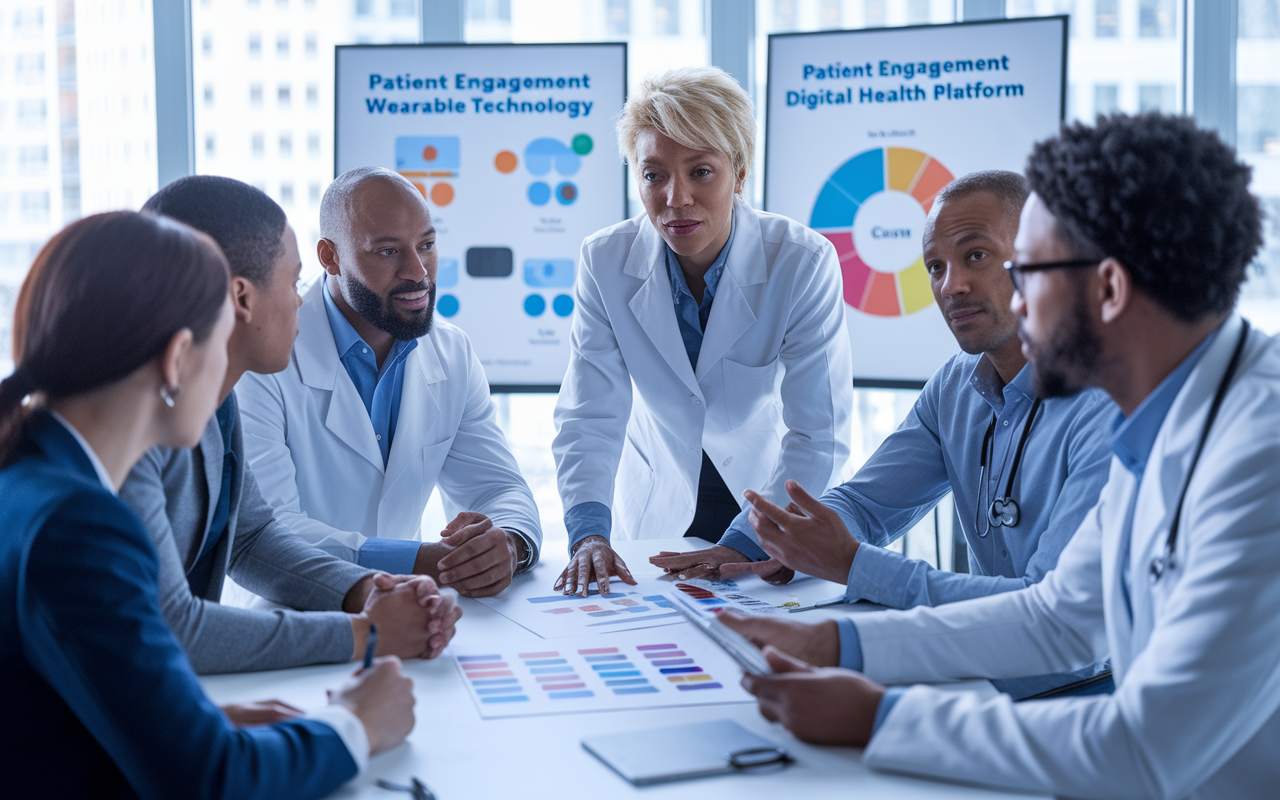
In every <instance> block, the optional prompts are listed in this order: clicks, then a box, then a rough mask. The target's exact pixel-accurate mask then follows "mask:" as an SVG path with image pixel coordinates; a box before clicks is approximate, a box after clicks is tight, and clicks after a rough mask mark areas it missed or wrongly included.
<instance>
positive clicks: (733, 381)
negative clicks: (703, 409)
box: [720, 358, 778, 428]
mask: <svg viewBox="0 0 1280 800" xmlns="http://www.w3.org/2000/svg"><path fill="white" fill-rule="evenodd" d="M720 363H721V364H723V365H724V400H725V410H726V411H727V412H728V416H729V425H730V427H733V428H741V427H742V426H744V425H746V424H747V423H749V422H750V421H751V420H752V419H753V418H755V417H756V416H758V415H759V414H760V412H761V411H763V410H764V408H765V407H766V406H767V405H769V404H770V403H772V402H773V400H774V378H775V376H776V375H777V372H778V362H777V361H773V362H770V363H768V364H765V365H764V366H762V367H750V366H747V365H746V364H739V363H738V362H737V361H730V360H729V359H727V358H726V359H723V360H722V361H721V362H720Z"/></svg>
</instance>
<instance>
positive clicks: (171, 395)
mask: <svg viewBox="0 0 1280 800" xmlns="http://www.w3.org/2000/svg"><path fill="white" fill-rule="evenodd" d="M180 391H182V390H181V389H179V388H178V387H177V386H174V387H169V386H161V387H160V399H161V400H163V401H164V404H165V406H166V407H168V408H173V401H174V399H175V398H177V396H178V393H179V392H180Z"/></svg>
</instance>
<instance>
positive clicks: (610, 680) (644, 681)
mask: <svg viewBox="0 0 1280 800" xmlns="http://www.w3.org/2000/svg"><path fill="white" fill-rule="evenodd" d="M453 659H454V663H455V664H457V666H458V672H459V673H460V674H461V675H462V682H463V683H464V684H466V687H467V691H468V692H469V693H470V694H471V699H472V701H473V702H474V703H475V704H476V709H477V710H478V711H479V712H480V716H481V717H484V718H485V719H491V718H495V717H523V716H539V715H543V714H572V713H580V712H583V711H612V710H616V709H625V708H654V707H660V706H691V705H712V704H721V703H749V702H753V700H752V698H751V696H750V695H748V694H747V693H746V692H745V691H743V689H742V687H741V686H739V683H738V682H739V681H740V680H741V679H742V670H741V669H740V668H739V667H738V665H737V664H735V663H734V662H733V660H732V659H730V658H729V656H727V655H725V654H724V652H723V651H721V650H720V648H719V647H717V646H716V645H715V644H714V643H713V642H712V641H711V640H710V639H708V638H706V637H705V636H704V635H703V634H701V633H699V632H698V631H696V630H694V628H693V627H692V626H690V625H688V624H687V623H686V624H682V625H681V626H680V627H670V628H662V629H661V630H651V631H642V632H635V631H633V632H629V633H625V634H619V635H616V636H608V637H599V636H586V637H578V638H575V639H563V640H559V641H555V642H537V641H532V642H527V643H525V644H517V645H512V644H510V643H508V642H495V643H492V644H490V645H484V644H472V645H468V646H467V647H466V648H458V649H457V650H456V652H455V653H454V656H453Z"/></svg>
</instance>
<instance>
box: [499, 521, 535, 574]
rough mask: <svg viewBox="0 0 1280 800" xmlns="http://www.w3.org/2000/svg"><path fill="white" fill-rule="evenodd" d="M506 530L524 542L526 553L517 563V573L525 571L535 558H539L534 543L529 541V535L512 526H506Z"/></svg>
mask: <svg viewBox="0 0 1280 800" xmlns="http://www.w3.org/2000/svg"><path fill="white" fill-rule="evenodd" d="M504 530H506V531H507V532H508V533H510V534H511V535H512V536H514V537H516V538H517V539H519V540H520V541H521V542H522V543H524V555H523V556H521V557H520V561H519V562H517V563H516V571H515V574H517V575H519V574H520V573H521V572H524V571H525V570H527V569H529V568H530V567H532V566H533V563H534V560H535V559H536V558H537V551H536V550H534V548H533V544H532V543H531V542H530V541H529V537H527V536H525V535H524V534H523V533H521V532H520V531H517V530H512V529H510V528H505V529H504Z"/></svg>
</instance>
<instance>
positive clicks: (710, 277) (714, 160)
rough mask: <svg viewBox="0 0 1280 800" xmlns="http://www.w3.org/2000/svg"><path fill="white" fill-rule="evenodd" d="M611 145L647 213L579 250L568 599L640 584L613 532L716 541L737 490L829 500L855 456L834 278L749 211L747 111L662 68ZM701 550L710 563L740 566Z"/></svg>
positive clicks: (711, 79)
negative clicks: (797, 491)
mask: <svg viewBox="0 0 1280 800" xmlns="http://www.w3.org/2000/svg"><path fill="white" fill-rule="evenodd" d="M617 131H618V144H619V150H621V151H622V153H623V154H624V156H625V157H626V160H627V163H628V164H629V165H630V166H631V169H632V173H633V175H634V176H635V179H636V181H637V182H638V183H639V186H640V197H641V200H642V201H643V203H644V207H645V213H644V214H642V215H640V216H637V217H635V218H634V219H630V220H627V221H625V222H622V223H619V224H618V225H614V226H612V227H610V228H606V229H604V230H602V231H599V232H597V233H596V234H594V235H592V236H591V237H589V238H588V239H587V240H586V241H585V242H584V243H583V245H582V257H581V261H580V263H579V271H578V276H577V289H576V294H577V304H576V310H577V313H576V314H575V316H574V321H573V335H572V354H571V356H570V361H569V369H568V372H567V373H566V375H565V379H564V383H563V385H562V387H561V390H560V397H559V401H558V402H557V404H556V411H555V419H556V427H557V435H556V438H555V442H554V444H553V449H554V453H555V458H556V469H557V477H558V483H559V489H560V497H561V499H562V500H563V502H564V508H565V525H566V527H567V528H568V531H569V544H570V552H571V555H572V557H571V558H570V562H569V566H568V567H567V568H566V569H565V571H564V573H563V574H562V575H561V576H560V579H559V580H558V581H557V582H556V588H557V589H558V590H560V589H562V590H563V591H564V592H565V593H567V594H571V593H581V594H584V595H585V594H586V593H587V591H588V587H589V585H590V584H591V583H593V582H598V583H599V586H600V590H601V591H602V592H607V591H608V580H609V576H611V575H616V576H618V577H619V578H620V579H621V580H623V581H625V582H627V583H633V582H634V579H633V578H632V577H631V573H630V572H629V571H628V569H627V567H626V565H625V564H624V563H623V561H622V559H621V558H619V557H618V555H617V553H615V552H614V551H613V549H612V547H611V546H610V536H611V535H615V534H616V535H619V536H621V537H622V538H625V539H638V538H672V537H681V536H698V537H701V538H703V539H706V540H709V541H711V542H716V541H718V540H719V539H720V537H721V535H722V534H724V532H725V529H726V528H727V527H728V525H729V523H730V522H731V521H732V519H733V517H734V516H735V515H736V514H737V513H738V512H739V511H740V509H741V503H742V502H744V501H743V500H742V493H743V491H744V490H746V489H753V490H756V491H759V492H760V493H761V494H762V495H764V496H766V497H769V498H771V499H773V500H774V501H775V502H785V501H784V498H785V496H786V495H785V492H784V489H783V483H784V482H785V481H786V480H788V479H794V480H797V481H799V482H800V483H801V484H802V485H805V486H814V487H821V488H824V489H825V488H827V487H829V486H831V485H833V484H834V483H835V482H836V481H837V480H838V479H839V477H840V474H839V473H840V470H841V468H842V467H843V466H844V463H845V461H846V460H847V458H848V456H849V435H850V416H851V411H852V394H853V390H852V365H851V360H850V348H849V339H848V334H847V333H846V331H845V324H844V314H845V312H844V302H843V299H842V297H841V279H840V268H839V263H838V261H837V258H836V253H835V249H834V248H833V247H832V245H831V244H830V243H829V242H828V241H827V240H826V239H824V238H823V237H822V236H820V235H819V234H817V233H815V232H814V231H812V230H810V229H808V228H806V227H804V226H803V225H800V224H799V223H797V222H795V221H794V220H790V219H787V218H786V217H781V216H777V215H775V214H767V213H764V212H761V211H756V210H754V209H752V208H751V207H750V206H748V205H747V204H746V203H745V202H744V201H743V200H742V197H741V191H742V186H743V183H744V181H745V180H746V178H747V173H748V170H749V168H750V166H751V164H752V163H753V159H754V151H755V115H754V112H753V110H752V105H751V100H750V99H749V98H748V97H747V95H746V93H745V92H743V91H742V89H741V87H739V86H738V84H737V83H736V82H735V81H734V80H733V78H731V77H729V76H728V75H727V74H726V73H724V72H723V71H721V70H719V69H716V68H713V67H701V68H687V69H679V70H672V71H670V72H666V73H663V74H661V75H656V76H650V77H649V78H647V79H646V80H645V81H644V83H643V84H642V86H641V88H640V91H639V92H638V93H637V94H635V95H634V96H632V98H631V99H630V100H629V101H628V102H627V105H626V107H625V108H624V109H623V112H622V115H621V116H620V118H619V121H618V125H617ZM744 538H745V537H744ZM748 549H749V548H748ZM703 553H704V554H706V560H707V561H708V565H707V566H708V567H709V568H714V567H715V566H717V565H718V564H719V563H723V562H725V561H746V560H750V559H749V558H748V557H747V556H746V555H743V554H742V553H741V552H740V551H738V550H735V549H733V548H729V547H724V546H716V547H713V548H711V549H710V550H704V551H703ZM659 563H662V562H661V559H659ZM664 566H668V567H670V564H664ZM681 569H684V566H683V565H682V566H681Z"/></svg>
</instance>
